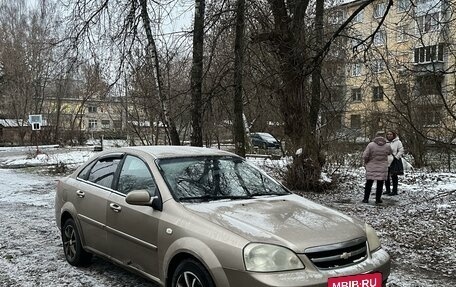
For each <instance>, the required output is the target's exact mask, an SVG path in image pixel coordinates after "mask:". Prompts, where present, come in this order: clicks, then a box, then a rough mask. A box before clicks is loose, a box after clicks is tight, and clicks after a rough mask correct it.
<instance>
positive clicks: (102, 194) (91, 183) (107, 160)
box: [72, 154, 122, 254]
mask: <svg viewBox="0 0 456 287" xmlns="http://www.w3.org/2000/svg"><path fill="white" fill-rule="evenodd" d="M121 159H122V154H115V155H108V156H104V157H102V158H99V159H97V160H96V161H94V162H93V163H91V164H89V165H88V166H87V167H86V168H85V169H83V170H82V171H81V172H80V173H79V175H78V186H77V188H76V190H74V194H72V197H73V200H72V201H73V203H74V206H75V208H76V211H77V217H78V221H79V223H80V225H81V228H82V230H81V231H82V237H83V240H84V243H85V246H86V247H89V249H95V250H96V251H98V252H101V253H105V254H106V253H107V251H108V250H107V244H106V238H107V233H106V204H107V201H108V197H109V195H110V194H111V192H112V191H113V190H112V184H113V180H114V178H115V174H116V171H117V168H118V166H119V163H120V161H121Z"/></svg>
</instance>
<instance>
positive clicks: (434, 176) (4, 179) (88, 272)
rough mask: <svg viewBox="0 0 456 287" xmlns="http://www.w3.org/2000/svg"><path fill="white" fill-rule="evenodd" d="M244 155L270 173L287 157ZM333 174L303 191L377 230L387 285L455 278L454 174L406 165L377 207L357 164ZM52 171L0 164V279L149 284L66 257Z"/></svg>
mask: <svg viewBox="0 0 456 287" xmlns="http://www.w3.org/2000/svg"><path fill="white" fill-rule="evenodd" d="M61 151H63V153H62V152H61ZM47 154H48V155H49V159H48V160H47V161H43V160H40V163H41V164H42V165H48V164H50V163H58V162H59V161H61V162H65V163H66V164H72V163H74V164H75V166H76V165H78V164H80V163H81V162H83V161H85V160H86V159H87V158H88V157H89V156H90V155H91V154H93V152H92V151H90V150H77V151H71V150H67V149H63V150H62V149H59V150H56V151H53V152H47ZM26 157H27V155H18V154H14V153H12V152H11V150H8V151H0V163H1V164H2V166H3V167H4V168H5V167H8V166H14V165H16V164H18V163H20V164H23V165H28V164H30V163H32V162H33V163H37V162H34V160H36V159H32V158H29V159H26ZM38 160H39V159H38ZM250 161H251V162H252V163H254V164H256V165H258V166H260V167H261V168H264V169H266V170H268V171H269V172H271V171H272V172H273V171H277V170H278V169H282V168H284V166H285V164H286V162H284V161H271V160H269V159H268V160H264V159H250ZM276 174H279V173H277V172H276ZM326 176H329V175H326ZM339 177H340V178H339V180H340V181H341V183H340V185H339V186H338V187H337V188H335V189H334V190H331V191H329V192H326V193H321V194H317V193H305V194H304V196H305V197H307V198H310V199H312V200H315V201H317V202H319V203H322V204H324V205H327V206H330V207H333V208H336V209H338V210H341V211H343V212H345V213H347V214H350V215H352V216H356V217H358V218H360V219H362V220H364V221H366V222H368V223H369V224H371V225H372V226H373V227H374V228H375V229H376V230H377V231H378V234H379V236H380V238H381V241H382V243H383V246H384V248H385V249H386V250H387V251H388V252H389V253H390V255H391V257H392V274H391V276H390V279H389V282H388V284H387V286H388V287H421V286H422V287H424V286H436V287H450V286H451V287H454V286H455V285H456V279H455V278H456V274H455V273H456V271H455V270H456V228H455V227H454V226H455V225H456V174H455V173H444V172H440V173H435V172H433V173H432V172H426V171H413V172H409V173H407V174H406V175H405V176H403V177H400V180H399V182H400V185H399V192H400V194H399V195H398V196H395V197H387V196H384V197H383V200H384V203H383V204H382V205H381V206H376V205H374V204H373V201H374V200H373V198H372V200H371V203H370V204H362V203H361V199H362V196H363V185H364V170H363V169H362V168H360V169H340V174H339ZM57 178H58V177H57V176H54V175H49V174H48V169H47V168H45V167H40V168H32V169H30V168H29V169H20V170H11V169H0V182H1V185H0V218H1V219H2V220H1V224H0V286H153V285H152V284H151V283H150V282H148V281H146V280H144V279H142V278H141V277H138V276H136V275H134V274H131V273H129V272H126V271H124V270H123V269H121V268H119V267H117V266H115V265H113V264H111V263H109V262H107V261H104V260H102V259H99V258H95V259H94V260H93V262H92V264H91V265H90V266H89V267H86V268H75V267H72V266H70V265H69V264H68V263H66V261H65V258H64V256H63V250H62V244H61V240H60V234H59V231H58V229H57V227H56V226H55V220H54V209H53V205H54V189H55V182H56V180H57Z"/></svg>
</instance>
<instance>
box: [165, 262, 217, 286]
mask: <svg viewBox="0 0 456 287" xmlns="http://www.w3.org/2000/svg"><path fill="white" fill-rule="evenodd" d="M214 286H215V285H214V283H213V282H212V278H211V275H210V274H209V272H207V270H206V268H204V266H203V265H201V263H199V262H197V261H195V260H193V259H186V260H184V261H182V262H181V263H180V264H179V265H178V266H177V268H176V271H174V274H173V280H172V283H171V287H214Z"/></svg>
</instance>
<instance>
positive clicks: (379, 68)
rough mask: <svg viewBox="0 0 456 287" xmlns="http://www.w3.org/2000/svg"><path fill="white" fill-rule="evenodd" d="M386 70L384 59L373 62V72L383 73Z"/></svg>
mask: <svg viewBox="0 0 456 287" xmlns="http://www.w3.org/2000/svg"><path fill="white" fill-rule="evenodd" d="M383 70H385V61H383V59H376V60H373V61H372V72H373V73H381V72H383Z"/></svg>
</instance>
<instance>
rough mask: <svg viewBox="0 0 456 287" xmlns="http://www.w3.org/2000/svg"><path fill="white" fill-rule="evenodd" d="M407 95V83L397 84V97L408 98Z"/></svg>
mask: <svg viewBox="0 0 456 287" xmlns="http://www.w3.org/2000/svg"><path fill="white" fill-rule="evenodd" d="M407 95H408V87H407V84H397V85H396V98H398V99H407Z"/></svg>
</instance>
